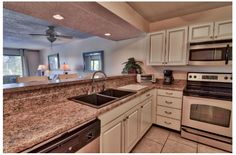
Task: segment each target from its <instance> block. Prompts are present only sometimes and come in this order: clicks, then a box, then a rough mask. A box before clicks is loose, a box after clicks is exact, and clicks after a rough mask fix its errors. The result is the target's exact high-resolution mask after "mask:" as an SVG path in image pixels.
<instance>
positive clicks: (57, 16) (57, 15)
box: [53, 14, 64, 20]
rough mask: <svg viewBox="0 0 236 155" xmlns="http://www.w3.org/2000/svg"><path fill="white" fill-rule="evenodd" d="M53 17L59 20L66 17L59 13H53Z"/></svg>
mask: <svg viewBox="0 0 236 155" xmlns="http://www.w3.org/2000/svg"><path fill="white" fill-rule="evenodd" d="M53 18H54V19H57V20H62V19H64V17H63V16H61V15H59V14H56V15H53Z"/></svg>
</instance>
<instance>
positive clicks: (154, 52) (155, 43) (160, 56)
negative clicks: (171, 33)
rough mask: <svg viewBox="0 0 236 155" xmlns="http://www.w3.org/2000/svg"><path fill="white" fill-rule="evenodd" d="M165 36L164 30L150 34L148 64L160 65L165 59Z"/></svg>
mask: <svg viewBox="0 0 236 155" xmlns="http://www.w3.org/2000/svg"><path fill="white" fill-rule="evenodd" d="M165 37H166V32H165V31H160V32H157V33H154V34H150V45H151V46H150V53H149V55H148V61H149V64H150V65H161V64H164V61H165Z"/></svg>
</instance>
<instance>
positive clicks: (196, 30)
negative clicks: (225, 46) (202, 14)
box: [189, 23, 214, 42]
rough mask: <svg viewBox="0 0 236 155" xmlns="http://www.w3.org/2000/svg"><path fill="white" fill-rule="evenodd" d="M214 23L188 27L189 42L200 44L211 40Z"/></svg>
mask: <svg viewBox="0 0 236 155" xmlns="http://www.w3.org/2000/svg"><path fill="white" fill-rule="evenodd" d="M213 29H214V23H206V24H200V25H192V26H189V41H190V42H201V41H209V40H213Z"/></svg>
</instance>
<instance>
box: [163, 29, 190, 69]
mask: <svg viewBox="0 0 236 155" xmlns="http://www.w3.org/2000/svg"><path fill="white" fill-rule="evenodd" d="M166 32H167V36H166V56H165V64H166V65H186V63H187V61H186V58H187V41H188V39H187V37H188V35H187V34H188V27H181V28H177V29H171V30H167V31H166Z"/></svg>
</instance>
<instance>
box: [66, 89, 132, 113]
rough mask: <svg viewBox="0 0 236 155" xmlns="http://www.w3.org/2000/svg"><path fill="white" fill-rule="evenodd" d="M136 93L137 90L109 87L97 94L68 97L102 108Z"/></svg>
mask: <svg viewBox="0 0 236 155" xmlns="http://www.w3.org/2000/svg"><path fill="white" fill-rule="evenodd" d="M135 93H136V92H131V91H123V90H117V89H107V90H105V91H102V92H99V93H96V94H90V95H81V96H75V97H71V98H68V99H69V100H72V101H75V102H78V103H81V104H85V105H88V106H91V107H94V108H101V107H104V106H106V105H109V104H111V103H113V102H115V101H118V100H121V99H123V98H125V97H128V96H130V95H133V94H135Z"/></svg>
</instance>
